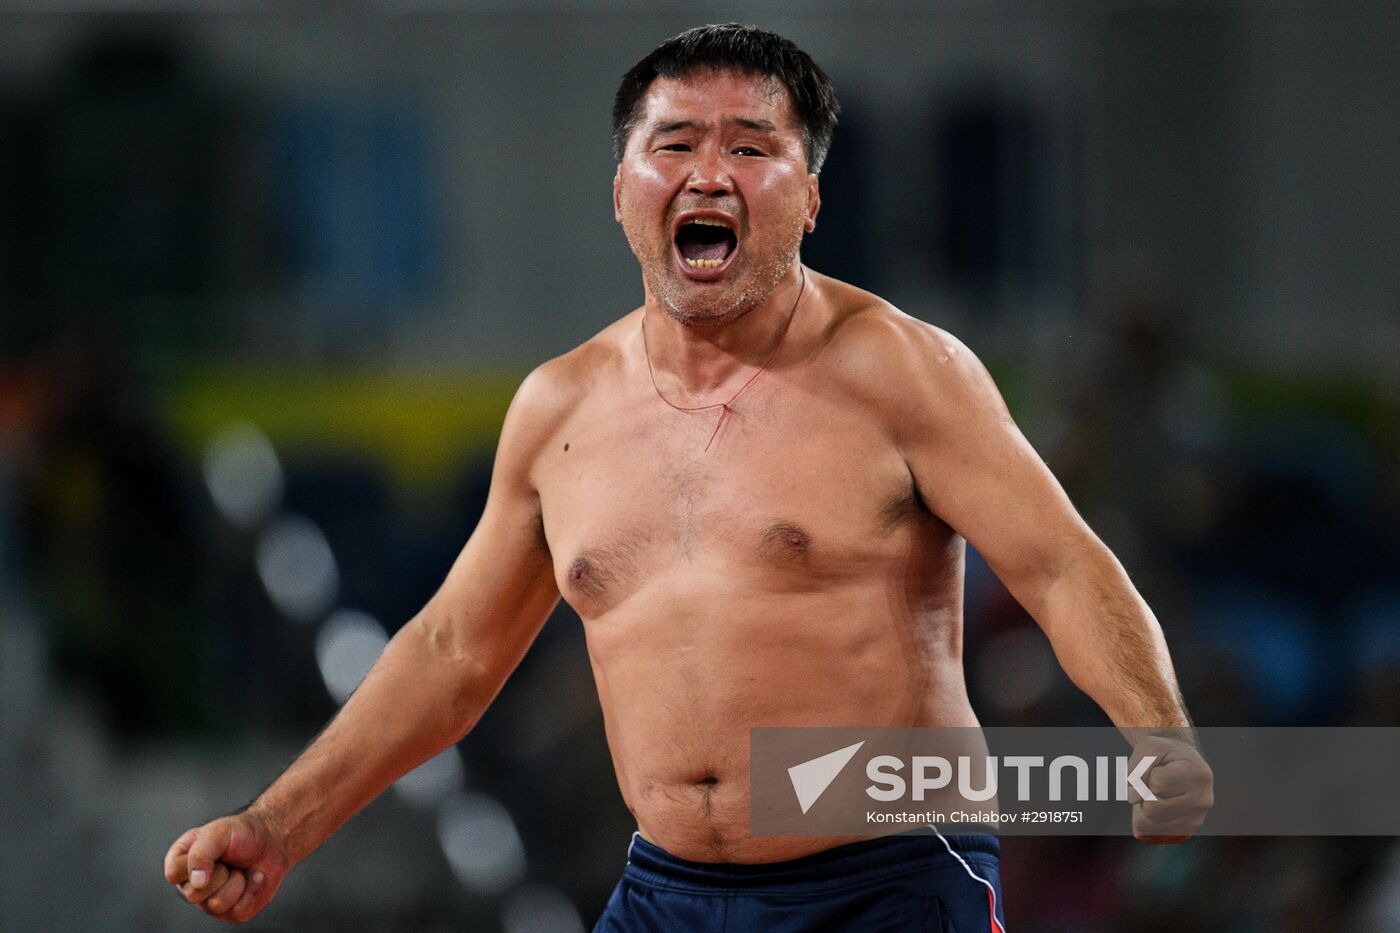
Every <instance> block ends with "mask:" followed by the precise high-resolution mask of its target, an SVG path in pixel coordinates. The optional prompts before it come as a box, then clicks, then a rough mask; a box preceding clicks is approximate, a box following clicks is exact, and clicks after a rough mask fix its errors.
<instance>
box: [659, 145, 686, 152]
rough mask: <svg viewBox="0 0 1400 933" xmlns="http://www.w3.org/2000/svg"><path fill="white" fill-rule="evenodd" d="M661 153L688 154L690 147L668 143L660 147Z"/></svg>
mask: <svg viewBox="0 0 1400 933" xmlns="http://www.w3.org/2000/svg"><path fill="white" fill-rule="evenodd" d="M661 151H662V152H689V151H690V145H689V144H688V143H668V144H667V145H665V146H662V147H661Z"/></svg>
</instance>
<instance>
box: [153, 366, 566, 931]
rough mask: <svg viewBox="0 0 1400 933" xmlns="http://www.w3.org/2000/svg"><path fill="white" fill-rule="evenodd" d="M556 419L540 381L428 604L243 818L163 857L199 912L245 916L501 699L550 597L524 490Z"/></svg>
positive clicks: (520, 399)
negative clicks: (478, 512) (481, 507)
mask: <svg viewBox="0 0 1400 933" xmlns="http://www.w3.org/2000/svg"><path fill="white" fill-rule="evenodd" d="M555 410H557V397H556V393H555V391H554V390H553V389H552V388H551V387H550V386H549V385H548V380H547V378H545V377H544V376H542V375H541V372H540V371H537V372H536V373H535V374H533V375H532V376H531V377H530V379H528V380H526V383H525V384H524V385H523V386H522V387H521V389H520V391H519V392H518V393H517V395H516V398H515V401H514V402H513V403H512V405H511V409H510V412H509V413H508V414H507V416H506V422H505V425H504V427H503V429H502V433H501V440H500V445H499V447H498V449H497V455H496V463H495V468H494V470H493V473H492V478H491V492H490V494H489V496H488V498H487V502H486V508H485V511H484V513H483V515H482V518H481V521H480V522H479V523H478V525H477V527H476V529H475V531H473V533H472V535H471V537H470V539H469V540H468V541H467V544H466V546H465V547H464V548H463V550H462V552H461V554H460V555H459V556H458V558H457V560H456V562H455V563H454V564H453V566H452V569H451V571H450V572H449V573H448V575H447V578H446V580H445V581H444V582H443V584H442V587H441V588H440V589H439V590H438V592H437V593H436V595H434V596H433V598H432V599H431V600H429V602H428V604H427V605H426V606H425V607H424V608H423V609H422V611H421V612H419V613H418V615H417V616H415V617H414V618H413V620H412V621H410V622H409V623H408V624H407V625H405V626H404V627H403V628H402V629H401V630H400V631H399V632H398V634H396V635H395V636H394V638H393V639H392V640H391V641H390V642H389V644H388V646H387V647H386V648H385V650H384V653H383V654H382V655H381V656H380V658H379V660H378V661H377V662H376V663H375V665H374V667H373V668H372V669H371V670H370V672H369V674H368V675H366V677H365V679H364V682H363V683H362V684H361V685H360V686H359V688H358V689H357V690H356V691H355V692H354V694H352V695H351V697H350V699H349V700H347V701H346V703H345V705H344V707H342V708H341V710H340V711H339V713H337V715H336V716H335V718H334V719H333V720H332V721H331V723H330V724H329V725H328V726H327V727H326V729H325V730H324V731H323V732H322V733H321V735H320V736H318V737H317V738H316V740H315V741H314V742H312V743H311V745H310V746H309V747H308V748H307V749H306V751H305V752H303V753H302V755H301V756H300V757H298V758H297V759H296V761H294V762H293V763H292V764H291V766H290V767H288V768H287V770H286V771H285V772H284V773H283V774H282V775H281V776H280V777H279V778H278V779H277V780H276V781H275V782H274V783H273V784H272V785H271V786H270V787H269V788H268V789H267V790H266V791H264V792H263V793H262V794H261V795H260V796H259V797H258V799H257V800H256V801H254V802H253V804H252V805H251V806H250V807H249V808H248V810H247V811H245V812H244V813H243V814H238V815H237V816H235V817H228V818H224V819H223V820H215V821H214V822H212V823H210V824H207V825H206V826H205V827H201V828H200V829H198V830H191V831H190V832H189V833H186V834H185V836H182V837H181V839H180V840H179V841H177V842H176V844H175V846H173V847H172V849H171V852H170V854H168V855H167V858H166V876H167V879H168V880H170V881H172V882H173V883H176V884H181V885H183V887H182V890H186V896H187V897H188V898H190V899H191V900H192V901H195V902H197V903H202V905H203V906H204V907H205V910H206V912H210V913H215V914H216V915H219V916H224V917H226V918H229V919H238V920H246V919H248V917H251V916H252V915H253V914H254V913H256V912H257V911H258V910H260V909H261V908H262V906H264V905H265V904H266V902H267V900H269V899H270V898H271V896H272V894H273V892H274V891H275V890H276V886H277V884H278V883H279V882H280V880H281V876H282V875H283V874H285V872H286V871H287V870H288V869H289V868H290V867H291V866H293V865H295V864H296V863H297V862H299V861H301V860H302V859H304V858H305V857H306V856H308V855H309V854H311V852H313V851H314V850H315V849H316V848H317V847H318V846H319V845H320V844H321V843H322V842H324V841H325V840H326V839H327V838H328V837H329V836H330V835H331V834H332V833H334V832H335V831H336V830H337V829H339V828H340V826H341V825H342V824H344V823H345V821H346V820H348V819H350V817H351V816H353V815H354V814H355V813H357V812H358V811H359V810H360V809H361V808H362V807H364V806H365V805H366V804H368V803H369V802H370V801H371V800H373V799H374V798H375V797H376V796H378V795H379V794H380V793H381V792H383V790H384V789H385V788H386V787H388V786H389V785H390V784H392V783H393V782H394V781H395V780H397V779H398V778H399V777H400V776H402V775H403V774H405V773H406V772H408V771H410V770H412V769H413V768H415V767H417V766H418V765H419V764H421V763H422V762H424V761H426V760H427V759H428V758H431V757H432V756H433V755H435V754H436V753H438V752H439V751H441V750H442V749H443V748H445V747H446V746H448V745H450V744H452V743H453V742H456V741H458V740H459V739H461V738H462V737H463V736H464V735H466V733H467V732H468V731H470V729H471V728H472V727H473V726H474V725H475V724H476V722H477V721H478V720H479V719H480V718H481V715H482V713H483V712H485V710H486V707H487V706H488V705H489V704H490V703H491V701H492V700H493V699H494V698H495V696H496V694H497V693H498V692H499V691H500V689H501V686H502V685H503V684H504V683H505V680H506V678H507V677H508V676H509V675H510V673H511V672H512V671H513V670H514V669H515V667H516V665H517V664H518V663H519V662H520V659H521V657H522V656H523V655H524V654H525V651H526V649H528V648H529V646H530V644H531V642H532V641H533V640H534V638H535V636H536V634H537V633H538V632H539V630H540V628H541V626H542V625H543V624H544V620H545V619H546V617H547V616H548V615H549V613H550V610H551V609H552V608H553V607H554V605H555V603H556V602H557V601H558V599H559V592H558V589H557V588H556V586H555V583H554V578H553V573H552V568H551V561H550V555H549V550H548V546H547V544H546V542H545V538H544V529H543V525H542V521H541V515H540V505H539V496H538V494H537V492H536V491H535V489H534V488H533V486H532V485H531V482H530V479H529V476H530V472H531V470H530V466H531V463H532V462H533V459H534V457H535V454H536V451H537V449H538V446H539V444H540V443H541V442H542V440H543V436H544V434H546V433H547V431H548V429H549V427H550V425H552V423H553V420H554V418H553V415H552V414H551V412H552V411H555ZM244 870H246V877H244V876H243V874H241V872H243V871H244ZM201 873H205V874H201ZM191 881H192V882H193V883H192V884H191V883H190V882H191ZM201 881H202V882H203V883H202V884H201V883H200V882H201ZM225 884H227V885H229V888H228V889H227V890H223V891H220V887H221V886H222V885H225ZM192 895H193V896H192ZM200 895H203V897H202V898H201V897H200ZM209 901H213V902H214V903H213V904H212V908H213V909H211V906H210V904H209Z"/></svg>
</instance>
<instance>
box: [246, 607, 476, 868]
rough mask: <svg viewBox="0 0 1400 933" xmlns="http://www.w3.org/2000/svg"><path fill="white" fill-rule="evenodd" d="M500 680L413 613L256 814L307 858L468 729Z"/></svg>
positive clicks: (295, 856)
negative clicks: (442, 643)
mask: <svg viewBox="0 0 1400 933" xmlns="http://www.w3.org/2000/svg"><path fill="white" fill-rule="evenodd" d="M501 679H503V678H501V677H492V675H491V673H490V671H489V670H488V669H487V668H486V667H485V666H484V665H482V664H480V663H478V662H476V661H474V660H473V659H472V658H470V657H465V656H462V655H461V654H455V655H454V654H451V653H447V652H444V651H442V650H441V649H440V648H439V647H438V646H437V645H436V644H435V639H434V638H433V636H432V633H431V631H430V629H429V627H428V625H427V624H426V622H425V620H424V618H423V617H422V616H419V617H418V618H415V619H414V620H413V621H412V622H410V623H409V624H408V625H406V626H404V627H403V629H401V630H400V631H399V633H398V634H397V635H395V636H394V638H393V639H392V640H391V641H390V642H389V644H388V646H387V647H386V648H385V649H384V653H383V654H382V655H381V657H380V659H379V661H378V662H377V663H376V664H375V665H374V667H373V668H372V669H371V670H370V672H369V674H368V675H367V676H366V677H365V680H364V682H363V683H362V684H360V687H359V689H357V690H356V691H355V692H354V693H353V694H352V695H351V696H350V698H349V700H347V701H346V703H345V705H344V707H342V708H341V710H340V711H339V713H337V714H336V716H335V718H334V719H332V720H331V722H330V724H329V725H328V726H327V727H326V728H325V730H324V731H323V732H322V733H321V734H320V735H319V736H318V737H317V738H316V739H315V741H313V742H312V743H311V745H310V746H309V747H308V748H307V749H306V751H305V752H303V753H302V754H301V755H300V756H299V757H298V758H297V759H296V761H294V762H293V763H292V765H291V766H290V767H288V768H287V770H286V771H285V772H283V774H282V775H281V776H280V777H279V778H278V779H277V780H276V781H275V782H274V783H273V784H272V785H271V786H270V787H269V788H268V789H267V790H266V791H264V792H263V793H262V794H261V795H260V796H259V797H258V799H257V800H255V801H254V802H253V804H252V805H251V806H250V807H249V811H250V812H251V813H252V814H254V815H255V816H257V817H258V818H260V819H262V820H263V821H265V822H266V823H267V824H268V826H269V828H270V829H271V830H272V831H273V833H274V834H275V835H276V836H277V837H278V838H280V839H281V840H282V841H283V843H284V845H285V846H286V849H287V854H288V856H289V857H290V858H291V860H292V862H293V863H296V862H299V861H300V860H301V859H303V858H305V857H306V856H307V855H309V854H311V852H313V851H315V849H316V848H317V847H318V846H319V845H320V844H321V843H322V842H324V841H325V840H326V839H327V838H328V837H329V836H330V835H331V834H332V833H334V832H335V831H336V830H337V829H339V828H340V826H341V825H342V824H344V823H345V821H346V820H348V819H350V817H352V816H354V815H355V814H356V813H357V812H359V810H360V809H361V808H363V807H364V806H365V805H367V804H368V803H369V802H370V801H371V800H373V799H374V798H375V797H376V796H378V795H379V794H380V793H382V792H383V791H384V789H385V788H387V787H388V786H389V785H390V784H392V783H393V782H394V781H395V780H397V779H398V778H399V777H400V776H402V775H403V774H404V773H406V772H408V771H410V770H412V769H413V768H415V767H417V766H418V765H419V764H421V763H422V762H424V761H426V760H427V759H428V758H431V757H432V756H433V755H435V754H437V753H438V752H439V751H441V750H442V749H443V748H445V747H446V746H447V745H449V744H451V743H453V742H455V741H457V740H459V739H460V738H461V737H462V736H463V735H464V734H466V732H467V731H468V730H469V729H470V728H471V727H472V726H473V725H475V723H476V721H477V720H478V719H479V718H480V717H481V714H482V713H483V712H484V710H485V708H486V706H487V705H488V704H489V703H490V701H491V699H492V698H493V697H494V695H495V693H496V690H497V689H499V686H500V684H499V681H500V680H501Z"/></svg>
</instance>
